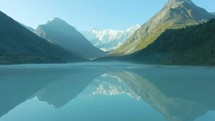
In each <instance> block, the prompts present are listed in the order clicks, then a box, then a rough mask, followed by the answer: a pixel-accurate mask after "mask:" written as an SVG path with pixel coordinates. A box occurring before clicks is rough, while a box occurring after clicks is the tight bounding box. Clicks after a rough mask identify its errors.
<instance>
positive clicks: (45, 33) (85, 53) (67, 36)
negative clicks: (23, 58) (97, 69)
mask: <svg viewBox="0 0 215 121" xmlns="http://www.w3.org/2000/svg"><path fill="white" fill-rule="evenodd" d="M35 33H36V34H37V35H38V36H40V37H42V38H44V39H46V40H48V41H49V42H50V43H53V44H54V45H58V46H61V47H62V48H65V49H66V50H68V51H70V52H72V53H73V54H75V55H77V56H80V57H84V58H97V57H100V56H103V55H105V52H103V51H101V50H100V49H98V48H96V47H94V46H93V45H92V44H91V43H90V42H89V41H88V40H87V39H86V38H85V37H84V36H83V35H82V34H81V33H79V32H78V31H77V30H76V29H75V28H74V27H72V26H71V25H69V24H68V23H66V22H65V21H63V20H62V19H60V18H54V19H52V20H50V21H48V22H47V23H46V24H45V25H40V26H38V27H37V29H36V32H35Z"/></svg>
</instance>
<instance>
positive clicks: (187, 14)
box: [110, 0, 214, 56]
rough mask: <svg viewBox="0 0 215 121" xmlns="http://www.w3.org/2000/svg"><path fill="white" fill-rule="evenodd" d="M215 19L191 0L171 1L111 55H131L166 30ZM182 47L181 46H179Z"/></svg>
mask: <svg viewBox="0 0 215 121" xmlns="http://www.w3.org/2000/svg"><path fill="white" fill-rule="evenodd" d="M211 18H214V16H213V15H212V14H211V13H208V12H207V11H206V10H205V9H203V8H200V7H198V6H196V5H195V4H194V3H193V2H192V1H191V0H169V1H168V3H167V4H166V5H165V7H164V8H163V9H162V10H161V11H160V12H158V13H157V14H156V15H155V16H154V17H152V18H151V19H150V20H149V21H148V22H146V23H145V24H144V25H142V26H141V28H140V29H138V30H137V31H136V32H135V33H134V34H133V35H132V36H131V37H130V38H129V39H128V40H127V41H126V43H124V44H123V45H121V46H120V47H119V48H117V49H116V50H114V51H113V52H111V53H110V55H114V56H122V55H129V54H132V53H135V52H137V51H140V50H142V49H144V48H146V47H147V46H148V45H150V44H151V43H153V42H154V41H155V40H156V38H158V37H159V36H160V35H161V34H162V33H163V32H164V31H165V30H167V29H171V28H183V27H185V26H187V25H195V24H199V23H202V22H204V21H207V20H208V19H211ZM178 46H181V45H178Z"/></svg>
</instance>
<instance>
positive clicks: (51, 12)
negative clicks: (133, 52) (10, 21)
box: [0, 0, 215, 30]
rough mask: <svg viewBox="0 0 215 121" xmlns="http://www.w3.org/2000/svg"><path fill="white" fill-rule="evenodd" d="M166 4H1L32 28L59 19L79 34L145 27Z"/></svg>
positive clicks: (122, 0)
mask: <svg viewBox="0 0 215 121" xmlns="http://www.w3.org/2000/svg"><path fill="white" fill-rule="evenodd" d="M15 1H16V2H15ZM167 1H168V0H156V2H155V0H0V10H1V11H2V12H4V13H6V14H7V15H9V16H10V17H12V18H14V19H15V20H17V21H19V22H21V23H24V24H26V25H28V26H31V27H33V28H36V27H37V26H38V25H39V24H44V23H46V21H48V20H49V19H51V18H53V17H60V18H62V19H64V20H65V21H67V22H68V23H69V24H71V25H73V26H74V27H76V28H77V29H79V30H88V29H90V28H98V29H127V28H129V27H130V26H132V25H135V24H137V23H139V24H143V23H145V22H146V21H147V20H149V19H150V18H151V17H152V16H153V15H154V14H155V13H156V12H158V11H159V10H160V9H161V8H162V7H163V6H164V5H165V4H166V2H167ZM193 2H194V3H196V4H197V5H198V6H200V7H203V8H205V9H206V10H208V11H209V12H215V7H214V5H215V1H214V0H193Z"/></svg>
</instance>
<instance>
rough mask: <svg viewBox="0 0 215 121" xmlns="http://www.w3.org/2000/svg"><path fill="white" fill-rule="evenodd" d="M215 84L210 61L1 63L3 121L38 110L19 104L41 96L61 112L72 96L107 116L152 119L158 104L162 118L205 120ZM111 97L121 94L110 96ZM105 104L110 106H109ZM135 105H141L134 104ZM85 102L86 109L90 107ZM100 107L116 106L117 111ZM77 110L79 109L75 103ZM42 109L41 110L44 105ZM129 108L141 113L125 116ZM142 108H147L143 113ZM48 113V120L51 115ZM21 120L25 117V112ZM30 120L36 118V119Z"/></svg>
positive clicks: (214, 101) (0, 113)
mask: <svg viewBox="0 0 215 121" xmlns="http://www.w3.org/2000/svg"><path fill="white" fill-rule="evenodd" d="M214 87H215V69H214V68H206V67H205V68H203V67H185V66H181V67H180V66H153V65H144V66H141V67H139V66H137V65H128V66H126V67H124V66H122V67H121V66H120V67H116V66H113V67H110V66H108V67H107V66H104V65H98V66H95V65H93V66H92V65H87V66H86V65H84V66H83V65H79V66H71V65H70V66H66V65H64V66H62V65H59V66H55V67H52V65H46V68H41V67H37V66H36V65H34V66H31V65H28V66H14V67H13V66H10V67H6V66H4V67H1V68H0V95H1V97H2V98H1V100H0V121H10V120H12V119H14V118H17V117H16V116H17V114H23V113H25V111H31V110H34V109H31V108H28V109H24V108H23V109H19V110H23V111H21V112H20V111H17V110H18V108H20V106H21V107H25V104H26V103H28V102H30V101H31V100H35V97H37V99H38V101H42V102H46V104H49V105H51V106H54V107H55V110H60V111H59V112H62V113H63V112H69V111H70V110H68V109H64V108H66V107H68V106H70V105H73V106H74V104H71V102H72V101H73V100H76V101H77V102H79V103H81V104H80V105H87V106H89V107H90V106H91V105H92V106H91V107H93V106H94V108H95V109H94V108H93V109H92V110H95V112H96V111H98V112H96V113H98V115H101V116H103V117H104V115H105V114H108V115H109V116H108V117H109V119H105V120H119V119H117V118H124V119H123V120H126V121H127V120H128V121H129V120H131V119H132V118H136V119H135V121H139V120H143V119H153V118H155V117H153V115H144V112H147V111H148V112H149V110H155V111H156V112H157V113H158V114H159V115H160V116H159V115H158V114H157V115H158V116H157V117H156V118H157V119H156V120H159V121H197V120H198V121H206V120H204V119H203V120H201V117H204V116H207V114H208V113H209V112H210V113H211V112H213V111H214V110H215V96H214V92H215V88H214ZM121 96H128V97H130V98H131V99H132V100H133V101H135V102H134V103H131V105H130V106H132V105H133V108H132V109H124V108H123V107H125V106H129V104H126V102H128V101H126V100H130V99H129V98H123V97H121ZM77 97H82V98H77ZM91 98H93V99H94V100H100V98H102V99H103V100H105V102H104V101H103V103H101V102H100V103H101V104H100V103H95V104H94V103H93V104H92V103H90V99H91ZM110 99H117V100H114V101H112V102H111V101H110ZM141 102H142V103H141ZM86 103H87V104H86ZM106 104H107V105H108V106H109V107H107V106H105V105H106ZM124 104H126V105H124ZM32 105H33V104H32ZM95 105H97V106H95ZM117 105H121V109H117V110H115V108H116V107H117ZM135 105H136V108H134V107H135ZM137 105H149V107H148V108H144V106H143V107H139V108H137V107H138V106H137ZM35 108H36V107H35ZM81 108H83V110H84V109H85V108H87V107H81ZM101 108H111V109H112V113H111V112H107V110H102V109H101ZM63 109H64V110H63ZM50 110H53V109H50ZM73 110H79V109H76V108H75V107H74V108H73ZM101 110H102V111H101ZM37 111H41V112H42V110H39V109H37ZM99 111H100V112H99ZM130 111H133V112H134V111H135V112H134V113H135V114H136V115H133V117H132V115H130V116H128V117H130V118H131V119H129V118H125V117H126V116H124V117H122V115H121V114H126V113H128V112H130ZM59 112H58V113H59ZM46 113H47V112H46ZM80 113H81V112H80ZM141 113H143V114H142V115H141ZM63 114H64V113H63ZM89 114H90V112H89ZM147 114H148V113H147ZM35 115H36V114H35ZM71 115H72V114H69V115H65V117H64V118H65V120H66V121H67V120H72V119H70V118H72V117H70V116H71ZM98 115H86V117H87V118H88V120H90V118H91V119H92V120H94V121H95V120H99V118H96V117H99V116H98ZM116 115H118V116H116ZM143 115H144V116H143ZM46 116H49V117H51V116H52V114H51V111H50V115H46ZM13 117H14V118H13ZM26 117H28V118H27V119H28V120H30V119H31V118H30V117H31V116H26ZM26 117H25V118H26ZM66 117H68V118H66ZM73 117H74V116H73ZM111 117H112V118H111ZM113 117H115V118H113ZM146 117H147V118H146ZM19 118H20V117H19ZM82 118H83V117H82ZM212 118H213V119H212ZM212 118H209V120H215V116H214V117H212ZM27 119H26V121H27ZM49 119H50V118H47V119H46V120H47V121H49ZM19 120H23V121H25V119H22V118H20V119H19ZM31 120H32V121H34V119H31ZM55 120H56V121H57V120H58V119H52V121H55ZM74 120H77V121H82V120H84V119H81V118H80V117H79V118H77V117H76V119H74ZM35 121H36V120H35ZM37 121H40V120H37ZM207 121H208V119H207Z"/></svg>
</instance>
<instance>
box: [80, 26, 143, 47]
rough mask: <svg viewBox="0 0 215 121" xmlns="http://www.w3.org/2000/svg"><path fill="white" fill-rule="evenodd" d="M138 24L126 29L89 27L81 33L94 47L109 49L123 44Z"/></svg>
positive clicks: (137, 27)
mask: <svg viewBox="0 0 215 121" xmlns="http://www.w3.org/2000/svg"><path fill="white" fill-rule="evenodd" d="M139 28H140V25H139V24H137V25H134V26H132V27H130V28H128V29H127V30H115V29H105V30H100V29H90V30H88V31H83V32H82V34H83V35H84V36H85V37H86V38H87V39H88V40H89V41H90V42H91V43H92V44H93V45H94V46H96V47H98V48H100V49H102V50H104V51H111V50H114V49H116V48H117V47H119V46H120V45H121V44H123V43H124V42H125V41H126V40H127V39H128V38H129V37H130V36H131V35H132V34H133V33H134V32H135V31H136V30H137V29H139Z"/></svg>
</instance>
